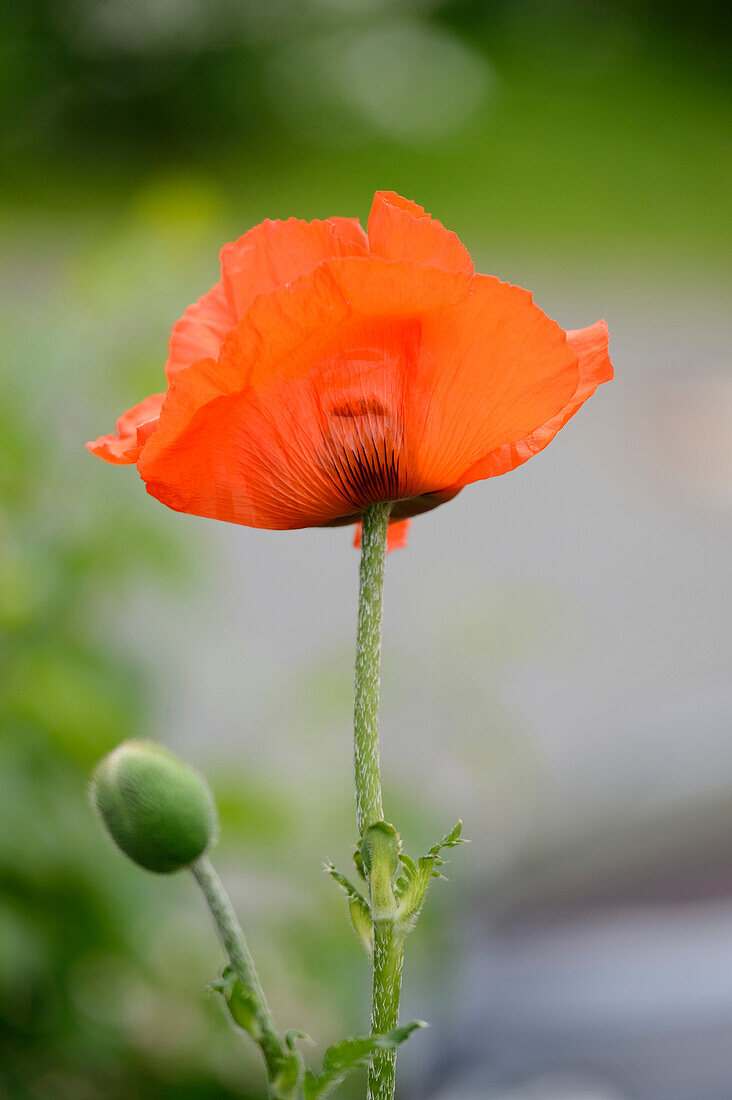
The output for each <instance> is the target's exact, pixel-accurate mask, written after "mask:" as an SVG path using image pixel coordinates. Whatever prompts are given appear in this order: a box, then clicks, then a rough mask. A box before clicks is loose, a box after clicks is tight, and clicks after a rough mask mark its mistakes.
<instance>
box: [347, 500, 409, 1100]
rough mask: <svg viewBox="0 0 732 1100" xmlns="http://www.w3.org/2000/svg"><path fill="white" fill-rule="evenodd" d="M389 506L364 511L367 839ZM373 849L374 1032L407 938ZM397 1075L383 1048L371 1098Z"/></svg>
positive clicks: (359, 812)
mask: <svg viewBox="0 0 732 1100" xmlns="http://www.w3.org/2000/svg"><path fill="white" fill-rule="evenodd" d="M390 511H391V505H390V504H372V505H370V506H369V507H368V508H366V509H365V510H364V512H363V516H362V528H361V569H360V577H359V599H358V633H357V642H356V700H355V708H354V749H355V753H354V755H355V764H356V816H357V821H358V831H359V836H360V837H361V838H364V836H365V834H366V831H367V830H368V829H369V828H370V826H372V825H374V824H375V823H376V822H378V821H382V820H383V818H384V809H383V803H382V798H381V779H380V775H379V677H380V671H381V624H382V618H383V605H384V566H385V563H386V539H387V530H388V526H389V513H390ZM370 851H371V852H372V858H373V860H374V861H375V863H373V864H372V865H371V866H370V867H369V883H370V885H372V886H373V887H374V888H376V886H377V884H378V890H379V901H378V912H377V909H376V907H375V906H374V900H375V899H374V891H373V889H372V899H371V900H372V907H371V908H372V915H373V918H374V974H373V987H372V1002H371V1031H372V1034H374V1035H382V1034H385V1033H386V1032H388V1031H391V1030H392V1029H393V1028H395V1027H396V1026H397V1024H398V1023H399V994H400V991H401V982H402V962H403V958H404V940H403V936H402V934H401V933H400V931H399V930H398V929H397V928H396V925H395V914H396V907H395V905H394V898H393V893H392V887H391V876H392V873H393V868H392V867H390V866H388V858H389V856H388V852H387V849H385V848H384V847H383V846H379V845H374V846H372V848H371V849H370ZM395 1073H396V1052H395V1051H386V1050H384V1051H377V1052H376V1054H375V1055H374V1057H373V1060H372V1062H371V1065H370V1066H369V1075H368V1096H369V1100H392V1098H393V1096H394V1081H395Z"/></svg>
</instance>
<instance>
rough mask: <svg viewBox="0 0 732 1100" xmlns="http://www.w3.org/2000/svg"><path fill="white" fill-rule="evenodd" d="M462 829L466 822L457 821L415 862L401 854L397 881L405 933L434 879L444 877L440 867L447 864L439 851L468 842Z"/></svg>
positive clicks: (417, 914) (414, 920) (417, 913)
mask: <svg viewBox="0 0 732 1100" xmlns="http://www.w3.org/2000/svg"><path fill="white" fill-rule="evenodd" d="M462 830H463V823H462V821H458V823H457V824H456V825H455V826H453V828H452V829H451V830H450V832H449V833H446V834H445V836H443V838H442V840H440V841H438V842H437V844H433V845H432V847H431V848H430V849H429V851H428V852H427V855H424V856H420V858H419V859H418V860H417V862H416V863H415V862H414V860H413V859H410V857H409V856H408V855H407V854H406V853H405V852H401V853H400V856H399V858H400V860H401V863H402V874H401V875H400V876H399V878H398V879H397V883H396V893H397V899H398V904H397V921H398V922H399V924H400V925H401V927H402V928H403V929H404V932H405V933H407V932H410V931H411V930H412V928H414V925H415V923H416V921H417V918H418V917H419V914H420V912H421V911H422V906H423V905H424V900H425V898H426V896H427V891H428V889H429V886H430V883H431V881H432V879H433V878H444V877H445V876H444V875H443V874H442V872H441V871H440V867H443V866H444V863H445V861H444V860H443V859H441V858H440V853H441V852H442V851H443V850H444V849H446V848H455V847H457V845H458V844H467V843H468V841H466V840H464V839H463V837H462V836H461V833H462Z"/></svg>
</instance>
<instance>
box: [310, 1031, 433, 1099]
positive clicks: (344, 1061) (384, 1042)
mask: <svg viewBox="0 0 732 1100" xmlns="http://www.w3.org/2000/svg"><path fill="white" fill-rule="evenodd" d="M421 1027H427V1024H426V1023H424V1021H423V1020H415V1021H414V1022H413V1023H411V1024H405V1026H404V1027H397V1028H395V1029H394V1031H389V1032H387V1034H385V1035H369V1036H365V1037H364V1038H361V1039H343V1040H342V1041H341V1042H340V1043H335V1044H334V1045H333V1046H332V1047H328V1049H327V1050H326V1052H325V1056H324V1058H323V1069H322V1071H321V1072H320V1073H319V1074H317V1076H316V1075H315V1074H314V1073H312V1072H311V1071H310V1070H308V1072H307V1073H306V1075H305V1086H304V1095H305V1100H320V1097H322V1096H327V1095H328V1093H330V1092H332V1091H333V1089H334V1088H335V1087H336V1086H337V1085H340V1084H341V1082H342V1081H345V1079H346V1077H348V1076H349V1074H351V1073H352V1072H353V1071H354V1070H355V1069H359V1068H360V1067H362V1066H367V1065H369V1063H370V1062H371V1059H372V1057H373V1055H374V1053H375V1052H376V1051H377V1050H396V1049H397V1047H398V1046H401V1044H402V1043H403V1042H405V1040H406V1039H408V1038H409V1036H410V1035H411V1034H412V1032H413V1031H416V1030H417V1029H418V1028H421Z"/></svg>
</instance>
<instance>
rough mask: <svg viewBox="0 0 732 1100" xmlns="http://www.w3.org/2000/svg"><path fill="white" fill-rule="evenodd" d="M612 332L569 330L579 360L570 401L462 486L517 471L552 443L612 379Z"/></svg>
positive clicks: (600, 326) (602, 326) (482, 464)
mask: <svg viewBox="0 0 732 1100" xmlns="http://www.w3.org/2000/svg"><path fill="white" fill-rule="evenodd" d="M609 339H610V336H609V332H608V327H607V323H606V322H605V321H596V322H595V323H594V325H589V326H588V327H587V328H582V329H570V330H569V331H568V332H567V343H568V344H569V346H570V347H571V348H573V349H574V350H575V351H576V352H577V355H578V357H579V379H578V382H577V387H576V389H575V392H574V394H573V395H572V397H571V399H570V400H569V401H568V402H567V404H566V405H565V406H564V408H563V409H561V410H560V411H559V412H558V413H557V414H556V415H555V416H553V417H551V418H550V419H549V420H547V421H546V423H545V424H543V425H542V426H541V427H540V428H538V429H537V430H536V431H535V432H532V433H531V435H528V436H526V438H524V439H521V440H519V441H518V442H516V443H507V444H504V446H502V447H498V448H497V449H496V450H495V451H492V452H491V453H490V454H489V455H486V456H485V458H482V459H481V460H480V461H479V462H477V463H476V464H475V466H473V467H472V468H471V469H470V470H468V472H467V473H466V474H465V475H464V477H463V479H462V484H464V485H467V484H468V483H469V482H471V481H480V480H482V479H483V478H487V477H496V476H497V475H498V474H506V473H508V472H509V471H510V470H515V469H516V467H517V466H521V465H522V464H523V463H524V462H526V461H528V459H530V458H533V456H534V455H535V454H538V453H539V451H542V450H543V449H544V447H546V446H547V445H548V444H549V443H551V441H552V439H554V436H555V435H556V434H557V432H558V431H559V430H560V429H561V428H563V427H564V425H565V424H566V423H567V421H568V420H569V419H570V417H572V416H574V414H575V413H576V412H577V410H578V409H579V408H581V406H582V405H583V404H584V403H585V401H586V400H587V399H588V397H592V394H593V393H594V392H595V390H596V389H597V387H598V386H599V385H601V384H602V383H603V382H609V381H610V379H611V378H612V377H613V367H612V364H611V362H610V357H609V355H608V344H609Z"/></svg>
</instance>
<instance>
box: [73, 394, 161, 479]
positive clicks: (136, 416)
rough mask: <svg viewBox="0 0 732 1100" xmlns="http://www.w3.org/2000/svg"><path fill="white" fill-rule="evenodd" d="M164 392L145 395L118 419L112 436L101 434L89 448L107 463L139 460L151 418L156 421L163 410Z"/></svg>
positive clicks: (130, 462)
mask: <svg viewBox="0 0 732 1100" xmlns="http://www.w3.org/2000/svg"><path fill="white" fill-rule="evenodd" d="M164 400H165V394H164V393H155V394H153V395H152V396H151V397H146V398H145V400H144V401H141V402H140V404H139V405H135V406H134V407H133V408H131V409H128V411H127V412H126V413H123V414H122V416H121V417H120V418H119V420H118V421H117V427H116V432H115V433H112V434H111V435H100V436H99V439H95V440H94V441H93V442H91V443H87V445H86V448H87V450H88V451H91V453H92V454H93V455H96V456H97V458H103V459H104V460H105V462H111V463H113V464H114V465H116V466H127V465H131V464H132V463H133V462H137V460H138V458H139V457H140V452H141V450H142V447H143V443H144V441H145V437H146V435H149V430H147V431H146V429H147V428H148V425H149V424H150V422H151V421H153V422H156V419H157V417H158V415H159V413H160V409H161V407H162V404H163V401H164Z"/></svg>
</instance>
